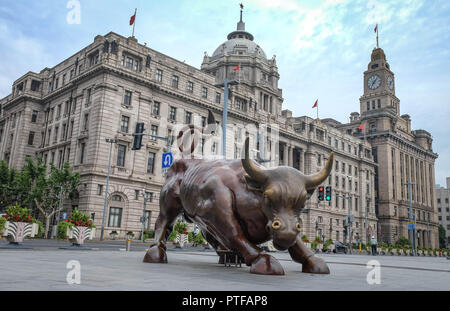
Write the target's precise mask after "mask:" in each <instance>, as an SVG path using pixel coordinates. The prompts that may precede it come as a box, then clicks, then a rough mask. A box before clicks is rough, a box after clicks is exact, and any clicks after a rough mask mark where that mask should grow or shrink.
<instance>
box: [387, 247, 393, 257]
mask: <svg viewBox="0 0 450 311" xmlns="http://www.w3.org/2000/svg"><path fill="white" fill-rule="evenodd" d="M387 254H388V255H395V254H394V248H393V247H392V246H391V245H389V246H388V249H387Z"/></svg>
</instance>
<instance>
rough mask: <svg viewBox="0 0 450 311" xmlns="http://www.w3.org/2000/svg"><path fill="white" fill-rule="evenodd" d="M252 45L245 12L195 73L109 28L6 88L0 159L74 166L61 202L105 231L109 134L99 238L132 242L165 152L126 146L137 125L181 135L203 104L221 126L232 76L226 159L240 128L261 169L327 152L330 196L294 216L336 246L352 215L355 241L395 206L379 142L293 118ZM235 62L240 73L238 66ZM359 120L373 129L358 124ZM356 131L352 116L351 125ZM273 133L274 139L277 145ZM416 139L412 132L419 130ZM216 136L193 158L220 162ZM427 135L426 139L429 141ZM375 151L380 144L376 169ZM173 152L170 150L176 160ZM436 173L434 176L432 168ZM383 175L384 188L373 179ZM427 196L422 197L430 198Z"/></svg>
mask: <svg viewBox="0 0 450 311" xmlns="http://www.w3.org/2000/svg"><path fill="white" fill-rule="evenodd" d="M253 40H254V38H253V35H251V34H250V33H249V32H247V31H246V30H245V24H244V22H243V21H242V17H241V20H240V21H239V23H238V25H237V30H236V31H234V32H231V33H230V34H229V35H228V37H227V41H226V42H225V43H223V44H222V45H220V46H219V47H218V48H217V49H216V51H215V52H214V53H213V54H212V56H208V54H206V53H205V56H204V59H203V63H202V65H201V69H197V68H194V67H192V66H189V65H187V64H185V63H184V62H181V61H178V60H176V59H173V58H171V57H169V56H167V55H164V54H161V53H159V52H157V51H155V50H153V49H151V48H149V47H147V46H146V45H142V44H140V43H138V41H137V39H136V38H134V37H129V38H125V37H123V36H120V35H118V34H116V33H113V32H110V33H108V34H106V35H105V36H97V37H95V39H94V41H93V42H92V43H91V44H90V45H89V46H87V47H85V48H83V49H82V50H80V51H79V52H77V53H76V54H75V55H72V56H71V57H69V58H68V59H66V60H64V61H63V62H62V63H60V64H58V65H56V66H54V67H52V68H45V69H43V70H42V71H41V72H39V73H33V72H28V73H27V74H25V75H24V76H22V77H20V78H19V79H17V80H16V81H15V82H14V83H13V86H12V92H11V94H10V95H9V96H7V97H5V98H3V99H2V100H0V108H1V111H0V159H1V160H5V161H6V162H8V164H9V165H10V167H14V168H20V167H21V166H22V165H23V163H24V160H25V158H26V157H27V156H30V157H42V158H43V159H44V161H45V162H46V163H48V164H49V163H53V164H54V165H56V166H61V165H62V163H63V162H65V161H67V162H70V164H71V166H73V167H74V169H75V170H76V171H78V172H80V174H81V187H80V196H79V199H77V200H76V201H72V202H66V203H65V206H64V208H65V209H66V210H67V211H69V212H70V211H71V210H72V209H74V208H77V209H79V210H81V211H84V212H87V213H89V214H92V213H95V214H94V216H95V219H94V223H95V225H96V226H97V227H101V224H102V218H103V205H104V196H105V185H106V176H107V169H108V156H109V149H110V144H109V143H107V142H106V141H105V139H108V138H114V139H116V140H117V143H115V144H113V146H112V167H111V178H110V188H109V191H108V193H109V195H108V200H107V209H106V215H105V219H106V233H107V234H108V233H110V232H112V231H117V232H118V233H119V236H124V235H125V234H126V233H127V232H128V231H133V232H134V233H135V234H138V235H139V233H140V231H141V223H140V218H141V217H142V215H143V214H144V211H143V205H144V202H143V196H142V191H143V190H144V191H145V192H148V193H151V196H152V200H151V202H149V203H148V204H147V210H146V211H145V215H146V216H147V221H146V224H145V226H146V228H148V229H153V228H154V223H155V221H156V218H157V216H158V212H159V205H158V204H159V191H160V189H161V186H162V185H163V183H164V174H163V171H162V168H161V162H162V154H163V153H164V152H166V151H168V146H167V144H166V142H165V141H162V140H159V139H156V140H155V139H152V137H149V136H146V137H144V139H143V143H144V146H143V147H142V148H141V150H139V151H132V150H131V147H132V135H131V134H132V133H133V132H134V128H135V124H136V123H137V122H144V123H145V128H146V132H145V133H147V134H152V135H156V136H161V137H167V136H168V135H169V133H174V134H176V133H177V130H178V127H177V126H178V125H179V124H185V123H194V124H196V125H198V126H201V125H202V124H204V123H205V120H206V117H207V115H208V111H207V109H209V110H211V111H212V112H213V113H214V115H215V118H216V120H217V121H218V123H219V125H221V120H222V119H221V115H222V108H223V100H224V91H223V88H222V87H220V86H218V84H220V83H223V80H224V79H225V77H226V78H228V79H234V80H237V81H239V84H237V85H233V86H231V90H230V93H229V95H230V100H229V108H228V124H227V145H226V156H227V158H239V157H240V155H241V154H242V151H243V148H242V146H243V141H244V137H245V135H246V133H247V132H250V144H251V149H252V151H255V150H257V151H256V152H252V154H253V157H254V158H259V159H263V160H265V161H267V162H263V165H266V166H273V165H289V166H292V167H295V168H297V169H299V170H301V171H303V172H304V173H305V174H312V173H315V172H317V171H318V170H320V169H321V168H322V167H323V166H324V164H325V163H326V161H327V158H328V156H329V155H330V153H331V152H334V153H335V163H334V167H333V171H332V174H331V176H330V177H329V178H328V180H327V181H326V183H324V186H327V185H331V186H332V187H333V195H332V199H331V201H330V202H327V201H321V202H319V201H318V199H317V193H315V194H314V195H313V196H312V197H311V199H310V200H309V201H308V202H307V205H306V208H305V212H304V213H302V215H301V223H302V224H303V232H302V234H306V235H308V237H309V238H310V239H313V238H314V237H315V236H321V237H322V238H325V239H327V238H332V239H336V240H341V241H343V240H344V219H345V217H346V216H348V215H349V214H350V215H351V216H353V217H354V218H355V221H354V223H353V225H352V232H353V240H362V241H364V240H366V239H367V237H368V236H370V235H374V234H376V233H377V231H378V230H379V228H378V227H377V217H376V212H377V210H376V207H377V206H378V212H379V213H381V214H380V215H381V217H384V215H385V214H386V212H385V210H386V209H387V208H388V207H389V206H390V205H389V204H390V203H389V204H387V205H386V206H388V207H384V206H385V205H381V204H384V203H383V202H384V201H383V200H384V199H383V200H382V199H381V197H380V193H381V192H380V193H378V192H377V191H376V189H377V182H378V184H379V185H381V184H382V186H383V187H384V184H386V185H388V184H389V183H388V181H387V178H388V177H387V176H384V175H382V174H380V172H381V171H382V169H381V165H386V163H385V162H383V161H384V160H383V161H381V154H382V149H381V148H380V147H378V145H377V144H376V140H375V137H374V138H373V139H361V137H360V136H357V135H356V136H355V135H354V133H350V132H348V129H347V127H346V125H342V124H340V123H339V122H337V121H335V120H332V119H325V120H315V119H311V118H309V117H305V116H303V117H295V116H292V112H291V111H289V110H283V109H282V103H283V97H282V90H281V89H280V88H279V87H278V80H279V78H280V75H279V73H278V68H277V65H276V57H275V56H274V57H272V58H270V59H268V58H267V56H266V54H265V53H264V51H263V50H262V48H261V47H259V46H258V45H257V44H256V43H255V42H254V41H253ZM237 66H239V68H240V70H236V71H235V70H233V69H234V68H236V67H237ZM389 111H390V110H389ZM363 115H364V114H363ZM357 119H358V122H359V123H361V121H365V120H367V121H365V122H369V119H366V118H365V117H364V118H362V117H359V116H358V118H357ZM383 122H384V121H383ZM355 126H357V125H356V121H355V122H354V123H352V124H350V125H348V127H352V128H353V127H355ZM250 127H251V128H254V129H256V132H252V131H251V130H249V128H250ZM275 132H276V133H277V135H275V137H278V139H279V143H278V140H277V139H275V140H273V139H272V136H273V135H272V134H274V133H275ZM264 133H265V134H264ZM416 133H417V134H414V135H415V136H411V137H416V136H417V137H419V136H420V135H422V134H421V133H422V132H420V133H419V132H416ZM218 134H219V135H216V136H213V137H209V138H208V137H205V138H204V139H202V140H201V141H200V144H199V146H198V147H197V149H196V151H195V153H194V156H195V157H204V158H214V157H220V155H221V154H222V152H221V148H222V141H221V139H220V131H219V133H218ZM425 134H426V133H425ZM425 134H423V135H425ZM370 135H371V134H370ZM370 135H369V133H367V137H369V136H370ZM405 135H406V134H405ZM409 135H413V134H409ZM423 135H422V136H423ZM425 136H426V135H425ZM420 137H421V136H420ZM420 137H419V138H418V139H419V140H420V139H421V138H420ZM422 140H423V141H424V142H423V144H425V143H426V142H427V137H425V138H424V139H422ZM422 140H421V141H422ZM396 143H397V142H396ZM372 145H374V146H375V147H376V148H377V149H376V150H377V152H378V153H375V155H377V156H378V163H376V162H377V161H376V157H375V158H374V156H373V150H372ZM174 146H175V145H174ZM407 147H408V148H412V147H411V145H407ZM405 148H406V147H405ZM414 148H416V147H414ZM417 148H418V147H417ZM417 148H416V149H417ZM430 148H431V145H430ZM176 149H177V148H175V147H173V148H172V151H174V152H175V154H174V155H175V158H177V157H178V158H179V157H181V155H180V153H179V152H177V150H176ZM416 149H414V150H416ZM420 150H422V149H420ZM398 156H400V153H398ZM423 156H424V157H425V156H427V157H428V158H427V159H428V160H429V161H431V159H432V157H433V156H432V154H431V151H428V152H423ZM421 161H423V162H426V161H427V160H426V159H425V158H423V159H422V158H421ZM426 163H427V164H428V162H426ZM429 163H431V162H429ZM431 170H432V172H433V173H434V167H432V168H431ZM377 172H378V175H377ZM381 178H386V181H385V182H384V181H382V182H380V179H381ZM427 178H429V179H427V181H428V180H429V181H430V184H431V182H434V175H429V177H427ZM431 178H432V179H431ZM424 186H425V184H424ZM392 188H394V187H392ZM419 189H421V188H419ZM424 189H425V188H424ZM426 189H427V190H428V188H426ZM383 193H384V190H383ZM376 197H378V198H380V199H379V201H377V200H376ZM434 197H435V195H434V196H433V194H430V193H428V195H427V200H428V201H427V202H430V200H433V198H434ZM420 198H422V196H420ZM402 202H403V201H402ZM400 203H401V202H396V203H395V204H397V208H398V213H403V212H400V210H401V208H400V206H403V205H400ZM421 206H422V205H421ZM422 209H423V210H425V208H422ZM422 209H420V210H422ZM417 210H419V208H417ZM427 211H428V212H430V213H432V211H431V210H428V209H427ZM399 215H400V214H399ZM432 215H434V214H432ZM383 219H384V218H383ZM397 225H399V224H398V223H397ZM382 230H383V231H384V232H386V231H385V229H384V228H383V227H382ZM399 230H400V229H399ZM99 231H100V230H98V232H99ZM399 233H400V234H401V231H399Z"/></svg>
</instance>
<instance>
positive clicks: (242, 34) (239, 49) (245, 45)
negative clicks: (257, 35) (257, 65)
mask: <svg viewBox="0 0 450 311" xmlns="http://www.w3.org/2000/svg"><path fill="white" fill-rule="evenodd" d="M227 39H228V41H226V42H224V43H222V44H221V45H220V46H219V47H218V48H217V49H216V50H215V51H214V53H213V55H212V57H211V59H212V60H214V59H217V58H221V57H223V56H231V55H236V56H256V57H258V58H260V59H261V60H264V61H267V56H266V53H264V51H263V49H261V47H260V46H259V45H257V44H256V43H255V42H253V39H254V37H253V35H252V34H251V33H249V32H247V31H245V23H244V22H243V21H242V7H241V18H240V20H239V22H238V23H237V28H236V31H233V32H231V33H229V34H228V36H227Z"/></svg>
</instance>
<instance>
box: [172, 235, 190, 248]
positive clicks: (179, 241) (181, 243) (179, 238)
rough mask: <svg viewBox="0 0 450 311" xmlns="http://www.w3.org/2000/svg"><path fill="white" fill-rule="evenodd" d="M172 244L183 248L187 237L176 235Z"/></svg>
mask: <svg viewBox="0 0 450 311" xmlns="http://www.w3.org/2000/svg"><path fill="white" fill-rule="evenodd" d="M174 242H175V243H176V244H177V245H178V246H179V247H183V246H184V244H186V243H187V242H188V235H187V234H178V235H177V237H176V238H175V240H174Z"/></svg>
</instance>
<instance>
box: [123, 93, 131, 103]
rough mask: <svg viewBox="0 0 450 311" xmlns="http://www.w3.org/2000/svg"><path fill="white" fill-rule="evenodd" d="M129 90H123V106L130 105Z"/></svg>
mask: <svg viewBox="0 0 450 311" xmlns="http://www.w3.org/2000/svg"><path fill="white" fill-rule="evenodd" d="M131 95H132V94H131V92H130V91H125V95H124V97H123V104H124V105H125V106H130V105H131Z"/></svg>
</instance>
